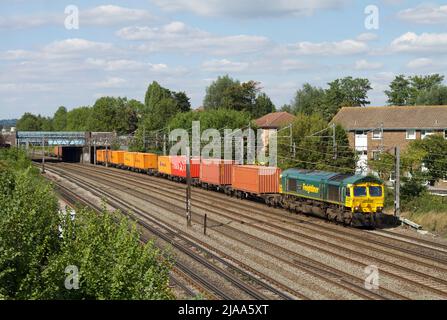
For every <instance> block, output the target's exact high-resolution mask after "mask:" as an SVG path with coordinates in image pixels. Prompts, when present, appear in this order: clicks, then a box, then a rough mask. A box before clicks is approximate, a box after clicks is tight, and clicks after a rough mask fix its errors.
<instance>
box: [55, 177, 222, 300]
mask: <svg viewBox="0 0 447 320" xmlns="http://www.w3.org/2000/svg"><path fill="white" fill-rule="evenodd" d="M55 191H56V192H57V193H58V194H59V196H60V197H61V198H62V199H64V200H65V201H66V202H67V203H68V204H69V205H70V207H71V208H72V209H77V206H78V205H82V206H86V207H89V208H91V209H93V210H95V211H96V212H101V208H100V207H99V206H97V205H96V204H95V203H92V202H90V201H88V200H85V199H83V198H82V197H80V196H79V195H77V194H75V193H74V192H73V191H71V190H70V189H68V188H66V187H64V186H62V185H56V186H55ZM140 238H141V242H142V243H147V242H148V241H149V240H150V238H149V237H148V236H146V235H143V234H142V235H141V237H140ZM172 273H174V274H177V275H180V277H182V278H183V279H185V280H186V282H188V283H189V284H190V285H191V286H193V287H195V288H196V289H197V290H198V292H201V293H203V294H204V295H205V296H207V297H209V298H219V296H217V295H216V292H219V291H218V290H219V288H214V287H213V288H211V287H210V286H208V285H201V284H202V279H198V280H196V279H195V278H196V275H195V274H194V273H191V271H190V270H189V269H188V268H187V267H186V266H184V265H183V264H182V263H176V265H175V266H174V269H173V270H172ZM170 282H171V283H172V284H173V285H174V286H177V287H179V288H180V289H181V290H182V291H183V292H185V293H186V295H187V296H188V297H191V298H194V297H195V296H196V293H195V292H194V291H193V290H191V289H190V288H189V287H188V286H186V285H185V284H183V282H182V281H180V280H179V279H178V278H177V277H175V276H174V275H173V274H171V276H170ZM207 289H208V290H209V291H207Z"/></svg>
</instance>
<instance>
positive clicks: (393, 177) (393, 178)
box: [390, 171, 396, 182]
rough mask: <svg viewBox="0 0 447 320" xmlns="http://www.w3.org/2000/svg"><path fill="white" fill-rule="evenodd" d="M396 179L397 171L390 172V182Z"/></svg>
mask: <svg viewBox="0 0 447 320" xmlns="http://www.w3.org/2000/svg"><path fill="white" fill-rule="evenodd" d="M395 181H396V173H395V172H394V171H391V172H390V182H395Z"/></svg>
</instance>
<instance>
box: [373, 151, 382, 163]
mask: <svg viewBox="0 0 447 320" xmlns="http://www.w3.org/2000/svg"><path fill="white" fill-rule="evenodd" d="M380 153H381V152H380V151H379V150H374V151H373V152H372V159H373V160H375V161H377V160H380Z"/></svg>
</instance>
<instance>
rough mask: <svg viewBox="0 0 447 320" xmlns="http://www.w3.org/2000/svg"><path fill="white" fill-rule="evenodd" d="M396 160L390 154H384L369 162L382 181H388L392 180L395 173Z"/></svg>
mask: <svg viewBox="0 0 447 320" xmlns="http://www.w3.org/2000/svg"><path fill="white" fill-rule="evenodd" d="M395 163H396V158H395V156H394V155H392V154H390V153H388V152H382V153H381V154H380V156H379V157H378V158H377V159H371V160H369V161H368V166H369V167H370V169H371V170H372V171H374V172H376V173H377V174H378V176H379V177H380V179H382V180H383V181H388V180H390V178H391V173H392V172H393V171H394V165H395Z"/></svg>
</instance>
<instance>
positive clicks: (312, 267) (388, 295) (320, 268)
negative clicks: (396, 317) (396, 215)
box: [83, 167, 444, 299]
mask: <svg viewBox="0 0 447 320" xmlns="http://www.w3.org/2000/svg"><path fill="white" fill-rule="evenodd" d="M83 169H85V167H84V168H83ZM288 231H289V230H288ZM239 240H240V239H239ZM252 240H255V241H259V240H262V239H252ZM292 240H293V239H292ZM246 244H247V243H246ZM266 245H267V244H266ZM269 245H271V244H269ZM316 249H320V248H316ZM320 250H321V249H320ZM288 254H295V253H293V252H288ZM295 255H296V254H295ZM276 258H280V257H276ZM298 258H299V259H295V264H296V261H300V267H301V269H302V270H306V271H307V272H308V273H309V272H310V271H312V272H314V274H315V271H317V273H320V274H326V275H327V276H328V275H329V274H330V276H332V278H333V277H334V276H335V277H336V278H337V279H343V280H344V281H346V279H349V275H347V274H340V272H336V270H330V268H327V267H326V268H324V266H321V265H320V266H318V264H316V261H310V263H307V264H304V265H303V260H304V258H305V257H303V256H298ZM308 260H309V259H308ZM283 262H285V261H283ZM350 262H353V263H359V262H358V261H350ZM287 263H289V264H290V261H288V262H287ZM394 267H395V266H394ZM405 271H408V270H405ZM389 275H391V276H393V277H395V278H398V279H400V280H405V281H414V284H418V285H422V286H427V284H425V283H420V281H419V282H416V280H414V279H413V280H411V279H408V276H407V277H403V276H402V275H399V274H397V273H393V274H391V273H390V274H389ZM351 279H352V276H351ZM326 280H327V279H326ZM354 280H355V281H356V282H357V283H359V280H360V279H354ZM434 280H438V279H434ZM350 286H351V287H353V286H354V285H353V283H352V282H351V283H350ZM355 289H356V290H353V292H356V293H357V294H359V292H361V291H362V290H361V289H359V288H355ZM427 289H429V290H430V291H433V292H435V293H437V294H440V295H442V294H444V292H443V291H442V290H439V289H436V288H435V287H434V286H427ZM359 290H360V291H359ZM360 295H361V294H360ZM363 297H364V298H365V296H363ZM368 297H369V298H371V294H370V293H369V292H368ZM375 298H401V299H402V298H404V297H403V296H402V295H399V294H397V293H393V292H386V295H376V296H375Z"/></svg>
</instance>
